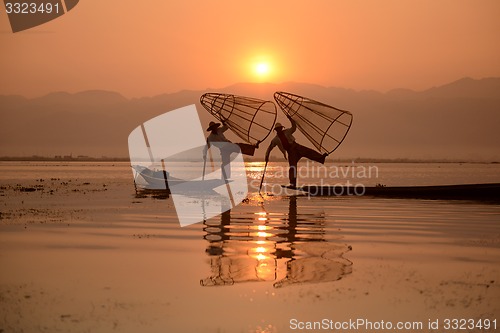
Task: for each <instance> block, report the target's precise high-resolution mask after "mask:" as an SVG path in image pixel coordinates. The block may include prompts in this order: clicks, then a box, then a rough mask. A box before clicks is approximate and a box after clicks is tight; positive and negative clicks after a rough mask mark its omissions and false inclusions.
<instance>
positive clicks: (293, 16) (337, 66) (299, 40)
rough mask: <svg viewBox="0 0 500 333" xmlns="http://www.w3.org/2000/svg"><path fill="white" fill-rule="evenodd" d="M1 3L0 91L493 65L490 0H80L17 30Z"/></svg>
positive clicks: (384, 79) (171, 87)
mask: <svg viewBox="0 0 500 333" xmlns="http://www.w3.org/2000/svg"><path fill="white" fill-rule="evenodd" d="M0 8H1V12H0V45H1V48H2V52H1V55H0V71H1V72H0V73H1V74H0V94H21V95H25V96H30V97H31V96H40V95H43V94H46V93H49V92H52V91H60V90H65V91H70V92H76V91H81V90H87V89H105V90H113V91H118V92H120V93H122V94H124V95H125V96H127V97H140V96H152V95H156V94H160V93H165V92H175V91H178V90H182V89H196V90H198V89H205V88H222V87H225V86H228V85H231V84H233V83H236V82H248V81H269V82H277V83H279V82H285V81H298V82H307V83H316V84H320V85H324V86H339V87H346V88H353V89H356V90H361V89H375V90H381V91H386V90H389V89H393V88H400V87H401V88H410V89H416V90H420V89H426V88H430V87H432V86H435V85H441V84H445V83H448V82H451V81H454V80H456V79H459V78H462V77H465V76H469V77H473V78H483V77H492V76H497V77H498V76H500V19H499V17H500V1H497V0H491V1H477V0H471V1H463V0H450V1H445V0H441V1H436V0H415V1H413V0H412V1H401V0H393V1H386V0H377V1H333V0H307V1H290V0H287V1H235V0H228V1H217V0H214V1H194V0H182V1H166V0H149V1H137V0H82V1H80V3H79V4H78V6H76V7H75V8H74V9H73V10H72V11H70V12H69V13H67V14H66V15H63V16H62V17H60V18H58V19H56V20H54V21H51V22H49V23H47V24H44V25H41V26H39V27H36V28H33V29H30V30H26V31H24V32H19V33H16V34H13V33H12V32H11V30H10V27H9V25H8V18H7V15H6V14H5V10H4V8H3V2H2V4H1V5H0ZM259 64H260V65H259ZM259 71H260V74H259Z"/></svg>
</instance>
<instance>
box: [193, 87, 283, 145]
mask: <svg viewBox="0 0 500 333" xmlns="http://www.w3.org/2000/svg"><path fill="white" fill-rule="evenodd" d="M200 102H201V105H203V107H204V108H205V109H206V110H207V111H208V112H210V113H211V114H212V115H213V116H214V117H215V118H217V120H219V121H224V122H225V124H226V125H227V126H228V127H229V129H231V130H232V131H233V132H234V134H236V135H237V136H238V137H239V138H241V139H242V140H244V141H246V142H248V143H250V144H254V145H255V144H257V143H259V142H262V141H264V140H265V139H266V138H267V137H268V136H269V134H270V133H271V131H272V130H273V127H274V123H275V122H276V117H277V111H276V105H275V104H274V103H273V102H272V101H264V100H261V99H257V98H251V97H245V96H236V95H231V94H222V93H206V94H203V95H202V96H201V98H200Z"/></svg>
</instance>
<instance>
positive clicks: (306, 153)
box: [296, 144, 327, 164]
mask: <svg viewBox="0 0 500 333" xmlns="http://www.w3.org/2000/svg"><path fill="white" fill-rule="evenodd" d="M296 145H297V146H296V150H297V153H298V155H299V156H300V157H306V158H308V159H310V160H312V161H316V162H318V163H321V164H324V163H325V158H326V156H327V154H321V153H318V152H317V151H316V150H314V149H311V148H308V147H306V146H303V145H300V144H296Z"/></svg>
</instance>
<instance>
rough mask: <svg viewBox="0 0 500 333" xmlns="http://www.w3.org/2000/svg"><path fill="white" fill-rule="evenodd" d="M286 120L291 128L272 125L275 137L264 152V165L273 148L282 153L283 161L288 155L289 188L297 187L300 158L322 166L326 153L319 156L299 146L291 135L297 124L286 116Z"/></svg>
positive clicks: (309, 149)
mask: <svg viewBox="0 0 500 333" xmlns="http://www.w3.org/2000/svg"><path fill="white" fill-rule="evenodd" d="M287 118H288V120H290V123H291V127H290V128H287V129H284V126H283V125H281V123H276V125H274V130H275V131H276V136H275V137H274V138H273V139H272V140H271V143H270V144H269V147H268V148H267V151H266V163H267V162H268V161H269V154H270V153H271V151H272V150H273V149H274V147H276V146H278V148H279V150H281V152H282V153H283V156H284V157H285V159H287V156H286V155H287V153H288V165H289V169H288V178H289V179H290V185H289V187H291V188H296V187H297V164H298V163H299V161H300V159H301V158H302V157H306V158H308V159H310V160H312V161H316V162H318V163H321V164H324V163H325V159H326V156H328V154H327V153H325V154H321V153H318V152H317V151H315V150H314V149H311V148H308V147H306V146H303V145H301V144H298V143H297V142H295V138H294V136H293V133H294V132H295V130H296V129H297V124H296V123H295V121H294V120H293V119H292V118H291V117H290V116H288V115H287Z"/></svg>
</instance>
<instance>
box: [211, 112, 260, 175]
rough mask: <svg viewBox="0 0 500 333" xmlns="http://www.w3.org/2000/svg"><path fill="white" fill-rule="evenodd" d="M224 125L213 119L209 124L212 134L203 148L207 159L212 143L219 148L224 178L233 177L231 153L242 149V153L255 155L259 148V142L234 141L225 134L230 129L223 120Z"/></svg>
mask: <svg viewBox="0 0 500 333" xmlns="http://www.w3.org/2000/svg"><path fill="white" fill-rule="evenodd" d="M222 125H223V126H222V127H221V124H220V123H215V122H213V121H211V122H210V123H209V124H208V128H207V132H210V134H209V135H208V137H207V145H206V146H205V148H204V149H203V159H204V160H205V161H206V159H207V151H208V148H210V146H211V145H214V146H215V147H217V148H219V151H220V154H221V159H222V166H221V170H222V178H223V179H229V178H231V165H230V162H231V154H233V153H238V152H240V151H241V153H242V154H245V155H250V156H253V154H254V152H255V148H259V143H257V144H256V145H250V144H246V143H236V144H234V143H232V142H231V141H229V140H228V139H227V138H226V137H225V136H224V132H225V131H227V130H228V127H227V126H226V124H225V122H224V121H222Z"/></svg>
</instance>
